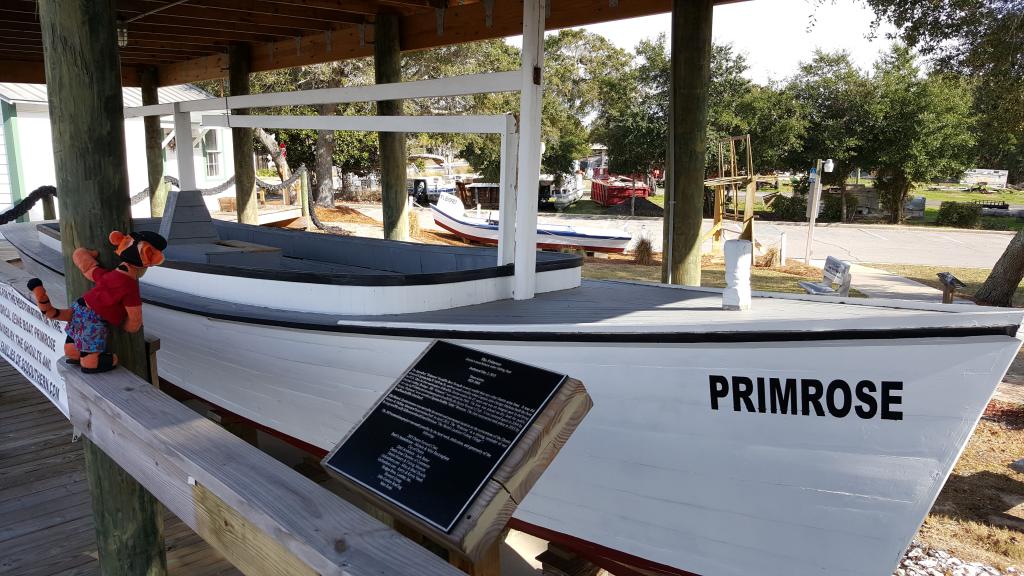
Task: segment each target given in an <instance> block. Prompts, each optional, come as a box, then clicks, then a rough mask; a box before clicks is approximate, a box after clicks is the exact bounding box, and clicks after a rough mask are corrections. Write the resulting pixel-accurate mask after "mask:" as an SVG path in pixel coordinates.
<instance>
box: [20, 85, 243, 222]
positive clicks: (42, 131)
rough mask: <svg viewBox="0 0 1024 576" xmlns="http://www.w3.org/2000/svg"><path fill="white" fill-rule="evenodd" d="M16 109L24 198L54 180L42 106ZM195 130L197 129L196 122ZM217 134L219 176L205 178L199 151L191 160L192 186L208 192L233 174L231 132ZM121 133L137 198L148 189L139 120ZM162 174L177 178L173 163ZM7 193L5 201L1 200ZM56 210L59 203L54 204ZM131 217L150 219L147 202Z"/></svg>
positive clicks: (213, 206)
mask: <svg viewBox="0 0 1024 576" xmlns="http://www.w3.org/2000/svg"><path fill="white" fill-rule="evenodd" d="M17 109H18V148H19V151H20V152H21V162H22V170H23V172H24V174H23V181H24V183H25V190H24V193H25V194H28V193H29V192H31V191H32V190H35V189H36V188H38V187H39V186H43V185H47V184H50V185H53V184H56V181H57V178H56V173H55V171H54V166H53V142H52V140H51V130H50V118H49V113H48V112H47V109H46V106H38V105H19V106H18V107H17ZM164 125H165V126H166V127H168V128H171V127H172V126H173V124H172V123H171V122H170V119H169V118H168V119H167V121H166V122H165V123H164ZM196 129H198V118H197V124H196ZM213 130H216V131H217V132H218V137H219V140H220V148H221V171H220V176H216V177H207V176H206V157H205V155H204V154H203V153H202V150H195V149H193V157H194V158H195V166H196V184H197V185H198V186H199V187H200V188H203V189H206V188H212V187H214V186H217V185H218V184H221V183H222V182H224V181H225V180H227V179H228V178H230V177H231V176H232V175H233V174H234V170H235V169H234V161H233V158H234V156H233V151H234V148H233V146H232V142H231V130H230V129H225V128H213ZM124 132H125V153H126V158H127V162H128V189H129V191H130V193H131V194H132V195H135V194H138V193H139V192H141V191H142V190H144V189H145V188H146V187H147V186H148V185H149V182H148V179H149V178H148V174H147V168H146V133H145V126H144V123H143V120H142V118H128V119H126V120H125V123H124ZM2 139H3V137H2V127H0V145H2ZM4 158H6V156H0V209H2V208H3V206H4V202H5V200H6V201H7V203H9V202H10V200H9V194H10V192H9V188H7V189H5V188H3V187H2V186H3V180H2V179H3V178H4V177H5V175H6V166H5V164H4V163H3V159H4ZM164 171H165V174H168V175H170V176H174V177H177V176H178V165H177V162H174V161H167V158H166V156H165V162H164ZM5 190H7V194H8V197H5V196H4V191H5ZM234 195H235V188H234V186H231V187H229V188H228V189H227V190H225V191H224V192H222V193H221V194H218V195H216V196H206V197H204V199H205V200H206V205H207V207H208V208H209V209H210V210H211V211H216V210H219V209H220V205H219V203H218V201H217V199H218V198H222V197H233V196H234ZM58 210H59V202H58ZM29 215H30V217H31V218H32V220H42V218H43V209H42V205H41V204H37V205H36V206H35V208H33V209H32V210H31V211H30V212H29ZM132 216H133V217H135V218H147V217H149V216H150V209H149V202H148V201H147V200H143V201H141V202H139V203H137V204H135V205H133V206H132Z"/></svg>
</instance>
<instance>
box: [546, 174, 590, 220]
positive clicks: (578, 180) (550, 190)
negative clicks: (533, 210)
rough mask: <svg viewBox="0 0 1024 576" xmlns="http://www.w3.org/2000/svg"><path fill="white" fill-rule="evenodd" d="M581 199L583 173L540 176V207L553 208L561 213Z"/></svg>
mask: <svg viewBox="0 0 1024 576" xmlns="http://www.w3.org/2000/svg"><path fill="white" fill-rule="evenodd" d="M582 198H583V173H582V172H580V171H576V172H573V173H571V174H562V175H561V177H556V176H552V175H550V174H541V175H540V196H539V200H540V206H541V207H543V206H545V205H551V206H554V208H555V210H558V211H559V212H561V211H562V210H565V209H566V208H568V207H569V206H572V205H573V204H575V203H576V202H577V201H578V200H580V199H582Z"/></svg>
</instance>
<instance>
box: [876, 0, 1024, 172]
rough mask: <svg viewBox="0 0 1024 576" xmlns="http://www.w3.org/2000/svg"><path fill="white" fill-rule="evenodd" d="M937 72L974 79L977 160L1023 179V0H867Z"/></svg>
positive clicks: (878, 15) (879, 16)
mask: <svg viewBox="0 0 1024 576" xmlns="http://www.w3.org/2000/svg"><path fill="white" fill-rule="evenodd" d="M866 2H867V4H868V5H869V6H871V7H872V8H873V9H874V11H875V14H876V15H877V17H878V19H877V21H876V23H877V22H881V21H882V20H888V21H890V22H892V23H893V24H895V25H896V27H897V28H898V29H899V37H900V38H901V39H902V40H903V41H904V42H906V43H907V44H908V45H910V46H911V47H913V48H916V49H917V50H919V51H920V53H921V54H922V55H923V56H924V57H926V58H928V59H930V60H931V62H932V64H933V65H934V66H935V67H936V69H938V70H943V71H947V72H958V73H963V74H967V75H970V76H971V77H972V78H974V80H975V81H976V85H975V102H976V104H975V108H974V112H975V114H976V115H977V116H978V123H977V132H976V133H977V135H978V138H977V140H978V145H977V154H978V160H979V161H980V162H981V163H982V165H984V166H986V167H991V168H1004V169H1008V170H1009V171H1010V181H1011V182H1019V181H1021V179H1024V58H1022V55H1024V2H1021V0H866Z"/></svg>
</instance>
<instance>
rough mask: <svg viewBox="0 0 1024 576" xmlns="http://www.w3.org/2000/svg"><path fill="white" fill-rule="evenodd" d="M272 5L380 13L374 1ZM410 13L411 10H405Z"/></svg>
mask: <svg viewBox="0 0 1024 576" xmlns="http://www.w3.org/2000/svg"><path fill="white" fill-rule="evenodd" d="M269 1H270V2H272V3H274V4H288V5H289V6H295V7H304V8H305V9H307V10H309V9H318V10H330V11H337V12H349V13H352V14H363V15H366V16H373V15H376V14H377V13H378V12H380V4H378V3H377V1H376V0H269ZM406 12H411V10H406Z"/></svg>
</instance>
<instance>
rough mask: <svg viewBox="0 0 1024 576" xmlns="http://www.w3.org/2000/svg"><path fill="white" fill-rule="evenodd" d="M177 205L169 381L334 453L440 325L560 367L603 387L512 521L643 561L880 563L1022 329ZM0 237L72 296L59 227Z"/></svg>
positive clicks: (764, 571)
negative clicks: (584, 275) (181, 223)
mask: <svg viewBox="0 0 1024 576" xmlns="http://www.w3.org/2000/svg"><path fill="white" fill-rule="evenodd" d="M197 202H201V200H196V201H195V202H193V204H196V203H197ZM172 204H176V205H178V206H181V205H182V204H183V201H182V199H181V198H180V197H179V198H177V199H172V203H171V204H169V208H168V215H169V216H168V217H169V218H173V216H170V215H173V214H174V213H176V210H175V209H174V208H173V206H172ZM196 207H198V205H192V206H189V207H188V208H196ZM184 212H186V213H189V214H191V216H190V218H191V220H190V221H189V222H188V224H189V226H187V227H184V228H182V230H183V234H184V233H185V232H187V235H185V236H181V235H177V233H176V232H175V229H176V226H175V224H174V222H173V220H172V222H171V224H170V226H169V227H168V226H167V225H166V224H167V223H166V222H165V223H164V224H165V226H163V227H161V222H160V221H158V220H155V219H147V220H137V221H136V222H135V229H136V230H146V229H150V230H155V229H157V228H161V229H162V230H168V231H169V245H168V249H167V250H166V255H167V262H166V263H165V264H164V266H162V267H158V268H153V269H151V270H150V271H149V273H147V274H146V276H145V277H144V278H142V295H143V300H144V302H145V306H144V307H145V312H144V314H145V322H146V330H147V332H151V333H152V334H153V335H154V336H157V337H159V338H160V341H161V348H160V351H159V353H158V368H159V372H160V376H161V378H163V379H165V380H166V381H168V382H170V383H172V384H175V385H177V386H179V387H181V388H183V389H185V390H187V391H188V392H190V393H191V394H194V395H196V396H198V397H200V398H202V399H204V400H206V401H208V402H210V403H212V404H215V405H217V406H220V407H222V408H223V409H226V410H228V411H231V412H233V413H236V414H238V415H241V416H243V417H245V418H248V419H250V420H252V421H254V422H256V423H258V424H260V425H262V426H265V427H267V428H268V429H270V430H274V431H276V432H277V433H280V434H283V435H286V436H287V437H290V438H293V439H297V440H300V441H302V442H305V443H308V444H309V445H312V446H314V447H316V448H318V449H320V450H323V451H326V450H328V449H330V448H331V447H333V446H334V445H335V443H337V442H338V440H339V438H342V437H344V436H345V434H346V433H347V432H348V430H349V429H350V428H351V427H352V426H354V425H355V424H356V423H357V422H359V420H360V418H361V417H362V416H363V414H364V413H365V412H366V411H367V409H369V408H370V407H371V406H373V405H374V404H375V402H377V400H378V399H379V397H380V395H381V394H382V393H383V392H384V391H385V390H387V389H388V387H389V386H390V385H391V384H392V383H393V382H394V380H395V379H396V378H397V377H398V376H399V375H400V374H401V373H402V372H403V370H404V369H405V368H406V366H408V365H409V364H410V363H411V362H413V361H414V359H415V358H417V357H418V355H419V354H421V353H422V352H423V351H424V349H425V348H426V347H427V346H429V345H430V343H431V342H432V341H433V340H434V339H438V338H443V339H446V340H450V341H453V342H456V343H459V344H462V345H465V346H469V347H472V348H477V349H480V350H484V351H487V352H489V353H493V354H497V355H501V356H505V357H509V358H514V359H516V360H518V361H520V362H525V363H528V364H532V365H536V366H539V367H543V368H546V369H549V370H554V371H556V372H559V373H565V374H570V375H572V376H573V377H575V378H578V379H580V380H582V381H583V382H584V383H585V385H586V387H587V389H588V391H589V392H590V394H591V396H592V398H593V400H594V407H593V409H592V411H591V412H590V414H589V415H588V416H587V418H586V419H585V420H584V421H583V423H582V424H581V425H580V427H579V428H578V429H577V430H576V432H575V433H574V434H573V435H572V436H571V437H570V438H569V441H568V442H567V443H566V445H565V447H564V448H563V449H562V451H561V452H560V453H559V455H558V457H557V458H556V459H555V460H554V461H553V462H552V464H551V466H550V467H549V468H548V470H547V471H546V472H545V473H544V475H543V476H542V477H541V478H540V480H539V481H538V483H537V484H536V486H535V487H534V488H533V490H532V491H531V492H530V494H529V495H528V496H527V497H526V499H525V500H524V501H523V502H522V503H521V505H520V506H519V508H518V509H517V510H516V512H515V516H514V518H513V520H512V523H511V526H513V527H515V528H517V529H520V530H525V531H527V532H531V533H533V534H535V535H538V536H540V537H543V538H547V539H550V540H556V541H561V542H570V543H574V544H575V545H578V546H580V547H582V549H585V550H588V551H589V552H591V553H593V554H596V555H598V556H600V557H602V558H608V559H614V561H615V562H618V563H621V564H624V565H628V566H631V567H634V568H637V569H639V570H641V571H644V572H646V573H662V574H699V575H701V576H748V575H750V574H758V575H762V576H790V575H793V574H830V575H831V574H839V575H850V576H853V575H856V576H862V575H865V574H867V575H877V576H881V575H883V574H891V573H892V570H893V568H894V567H895V565H896V564H897V562H898V560H899V558H900V556H901V554H902V552H903V550H904V548H905V546H906V545H907V544H908V543H909V541H910V539H911V538H912V537H913V535H914V533H915V531H916V530H917V528H918V526H919V525H920V523H921V521H922V520H923V519H924V517H925V515H926V514H927V512H928V510H929V509H930V507H931V505H932V502H933V501H934V499H935V497H936V495H937V494H938V493H939V490H940V489H941V487H942V485H943V483H944V482H945V479H946V478H947V476H948V475H949V473H950V471H951V470H952V468H953V465H954V463H955V462H956V459H957V457H958V456H959V454H960V452H961V451H962V450H963V448H964V446H965V444H966V443H967V440H968V438H969V437H970V435H971V432H972V431H973V429H974V427H975V425H976V424H977V421H978V419H979V417H980V416H981V414H982V411H983V410H984V408H985V406H986V404H987V402H988V400H989V398H990V396H991V395H992V393H993V391H994V390H995V386H996V384H997V383H998V382H999V380H1000V378H1001V377H1002V375H1003V374H1004V372H1005V371H1006V369H1007V367H1008V366H1009V364H1010V361H1011V360H1012V359H1013V358H1014V356H1015V354H1016V352H1017V350H1018V348H1019V347H1020V343H1021V342H1020V340H1019V339H1018V336H1017V334H1018V328H1019V326H1020V324H1021V321H1022V316H1024V311H1021V310H1015V309H995V308H984V307H977V306H948V305H946V306H944V305H941V304H921V303H913V302H902V301H887V300H869V299H858V298H850V299H842V298H835V297H831V298H830V297H816V296H803V295H799V296H798V295H790V294H785V295H783V294H767V293H760V294H755V297H754V299H753V304H752V309H751V310H749V311H744V312H735V311H725V310H722V306H721V302H722V296H721V292H720V291H719V290H714V289H699V288H683V287H676V286H665V285H653V284H640V283H627V282H607V281H587V280H581V279H580V266H581V262H582V261H581V259H580V258H579V257H577V256H575V255H571V254H563V253H557V252H547V253H539V254H538V255H537V258H538V261H537V268H536V271H537V286H538V293H537V295H536V297H534V298H532V299H528V300H512V299H510V297H509V296H510V293H511V289H512V288H511V281H512V278H513V276H512V272H513V269H512V266H513V265H511V264H508V265H503V266H499V265H497V264H496V262H497V259H496V250H495V249H493V248H482V247H456V246H425V245H417V244H408V243H400V242H391V241H383V240H371V239H365V238H355V237H340V236H328V235H322V234H311V233H305V232H298V231H288V230H278V229H267V228H259V227H255V226H246V225H241V224H236V223H231V222H209V223H208V224H206V225H203V226H197V225H196V221H195V214H196V212H197V211H196V210H191V209H189V210H185V211H184ZM436 214H439V215H440V216H442V217H446V215H445V212H443V211H439V212H436ZM197 231H198V235H196V234H197ZM0 233H3V234H4V235H5V236H6V237H7V239H8V240H9V241H10V242H11V243H12V244H13V245H14V246H15V247H16V248H17V250H18V252H19V253H20V254H21V256H22V262H23V265H24V267H25V268H26V269H27V270H28V271H30V272H31V273H32V274H35V275H37V276H39V277H41V278H43V280H44V282H46V283H47V284H48V285H49V286H51V287H52V288H53V290H51V297H52V298H54V300H55V302H57V303H58V304H60V302H59V300H57V298H58V296H57V292H58V290H57V289H58V288H59V287H60V286H61V285H63V278H62V275H63V273H64V269H63V266H64V259H63V258H62V256H61V253H60V251H59V250H60V230H59V227H58V226H57V225H56V224H55V223H49V224H42V225H36V224H13V225H8V226H5V227H3V228H0ZM76 273H77V272H76ZM325 307H327V308H325Z"/></svg>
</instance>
